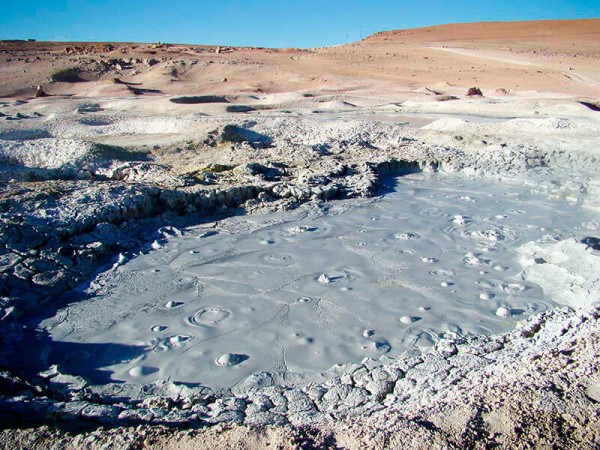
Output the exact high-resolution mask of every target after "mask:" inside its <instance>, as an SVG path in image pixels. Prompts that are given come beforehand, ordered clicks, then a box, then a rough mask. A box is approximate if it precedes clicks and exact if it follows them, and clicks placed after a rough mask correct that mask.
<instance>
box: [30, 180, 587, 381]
mask: <svg viewBox="0 0 600 450" xmlns="http://www.w3.org/2000/svg"><path fill="white" fill-rule="evenodd" d="M394 184H395V186H394V188H393V189H390V192H389V193H387V194H385V195H384V196H382V197H380V198H377V199H370V200H352V201H336V202H332V203H328V204H320V205H318V207H317V206H315V205H314V204H307V205H304V206H302V207H300V208H299V209H297V210H296V211H293V212H287V213H273V214H266V215H254V216H240V217H233V218H230V219H227V220H224V221H222V222H219V223H217V224H216V226H214V227H211V228H209V227H206V226H205V227H198V228H197V229H194V230H191V231H190V232H186V233H185V234H184V235H182V236H173V237H169V238H165V239H158V240H156V241H155V242H153V243H152V244H151V245H149V246H148V248H147V249H144V251H143V252H142V253H141V254H139V255H137V256H135V257H128V258H126V257H121V258H120V259H119V261H118V262H117V263H115V265H114V266H113V267H112V268H111V269H110V270H108V271H106V272H104V273H102V274H100V275H99V276H98V277H97V278H96V279H95V280H94V281H93V282H92V283H91V285H90V286H89V287H88V288H87V290H86V292H85V295H86V296H87V298H86V299H85V300H83V301H79V302H76V303H72V304H70V305H69V306H67V307H65V308H63V309H61V310H59V311H58V313H57V314H56V315H55V316H54V317H52V318H50V319H46V320H44V321H43V322H42V323H41V325H40V327H41V328H44V329H45V330H46V331H47V332H48V333H49V335H50V336H51V339H52V340H51V342H50V349H49V352H47V358H48V362H49V363H56V364H60V365H61V366H62V367H63V368H64V369H66V370H67V371H68V372H70V373H73V374H79V375H83V376H85V377H88V378H90V379H91V381H92V382H103V381H109V380H120V381H127V382H132V383H150V382H154V381H157V380H161V379H162V380H173V381H180V382H189V383H200V384H202V385H206V386H210V387H231V386H233V385H235V384H236V383H239V382H240V381H242V380H244V379H245V378H246V377H248V376H249V375H251V374H253V373H256V372H261V371H268V372H273V373H279V374H281V375H282V376H283V379H285V377H286V374H292V373H295V374H298V373H299V374H305V376H306V379H307V380H309V379H311V377H312V376H313V375H315V376H317V374H318V373H320V372H323V371H325V370H326V369H328V368H329V367H331V366H332V365H333V364H335V363H347V362H360V361H361V360H363V358H365V357H369V358H374V359H377V358H380V357H382V356H383V355H386V356H389V357H394V356H397V355H399V354H401V353H402V352H404V351H406V350H408V349H410V348H412V347H414V346H417V347H422V346H432V345H434V343H435V342H436V341H438V340H440V339H442V338H444V337H454V336H460V335H464V334H467V333H475V334H482V333H484V334H491V333H498V332H503V331H508V330H510V329H512V328H514V326H515V324H516V323H517V322H518V321H519V320H522V319H525V318H526V317H527V316H528V315H530V314H533V313H538V312H541V311H543V310H545V309H548V308H552V307H553V306H556V305H555V303H553V301H552V299H550V298H547V297H545V296H544V294H543V292H542V289H541V288H540V287H539V286H538V285H536V284H533V283H531V282H528V281H527V280H524V279H523V277H522V276H521V270H522V266H521V265H520V264H519V262H518V258H517V256H518V255H517V253H516V251H515V249H516V248H518V247H519V246H521V245H523V244H525V243H527V242H530V241H533V240H536V239H540V238H544V239H550V240H552V239H561V238H566V237H569V236H573V235H578V234H579V232H578V230H581V229H582V225H583V224H584V223H585V222H586V221H589V220H592V219H593V216H592V213H591V212H589V211H586V210H584V209H583V208H582V207H581V206H580V201H579V199H578V198H577V195H570V194H569V195H564V191H560V189H559V191H560V192H561V194H560V195H554V194H555V191H553V190H552V188H549V189H545V188H543V187H541V186H539V185H537V184H536V183H532V182H525V181H524V180H522V181H521V182H518V181H512V182H502V183H500V182H498V180H486V179H472V178H466V177H460V176H456V175H452V176H450V175H442V174H436V175H431V174H415V175H409V176H405V177H402V178H399V179H397V180H395V182H394ZM561 197H562V198H561ZM565 197H566V198H565ZM171 234H173V233H171ZM536 263H540V264H543V263H544V261H536Z"/></svg>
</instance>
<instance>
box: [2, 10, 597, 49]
mask: <svg viewBox="0 0 600 450" xmlns="http://www.w3.org/2000/svg"><path fill="white" fill-rule="evenodd" d="M593 17H595V18H600V0H572V1H565V0H544V1H540V0H499V1H498V0H496V1H489V2H488V1H481V0H470V1H467V0H454V1H442V0H429V1H428V0H422V1H417V0H408V1H404V0H396V1H393V0H379V1H378V0H371V1H368V0H320V1H319V0H305V1H291V0H278V1H276V0H173V1H157V0H133V1H125V0H103V1H102V0H94V1H90V0H45V1H42V0H33V1H27V0H0V39H27V38H33V39H37V40H60V41H134V42H157V41H162V42H170V43H190V44H224V45H249V46H263V47H313V46H325V45H334V44H342V43H347V42H351V41H356V40H358V39H360V38H362V37H365V36H367V35H369V34H371V33H374V32H377V31H382V30H390V29H400V28H414V27H421V26H428V25H437V24H443V23H455V22H479V21H507V20H534V19H575V18H593Z"/></svg>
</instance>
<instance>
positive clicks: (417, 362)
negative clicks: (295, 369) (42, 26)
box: [0, 19, 600, 449]
mask: <svg viewBox="0 0 600 450" xmlns="http://www.w3.org/2000/svg"><path fill="white" fill-rule="evenodd" d="M599 58H600V19H590V20H573V21H539V22H511V23H475V24H456V25H442V26H433V27H427V28H421V29H413V30H398V31H384V32H381V33H377V34H374V35H372V36H369V37H367V38H365V39H363V40H362V41H360V42H356V43H353V44H348V45H341V46H333V47H324V48H311V49H297V48H290V49H265V48H242V47H229V46H226V45H220V46H214V45H188V44H174V43H154V44H143V43H58V42H29V41H27V42H25V41H0V369H1V372H0V425H1V427H2V431H1V433H0V447H2V448H35V449H42V448H44V449H45V448H73V449H75V448H91V449H96V448H97V449H100V448H123V449H138V448H161V449H171V448H172V449H188V448H189V449H191V448H239V449H250V448H281V449H287V448H290V449H291V448H353V449H354V448H356V449H358V448H382V449H383V448H400V447H403V448H423V449H424V448H488V447H498V448H583V449H593V448H598V442H600V408H599V406H598V405H599V402H600V374H599V371H598V369H599V360H598V354H599V352H600V340H599V333H598V332H599V330H600V307H599V306H598V301H600V277H599V273H600V270H598V269H599V268H600V262H599V260H600V240H599V239H598V238H599V237H600V221H599V220H590V221H588V222H586V223H585V224H582V225H581V227H579V228H578V229H577V230H573V232H572V234H571V235H568V236H554V237H552V238H547V239H545V240H543V239H540V240H539V241H536V242H534V243H530V244H528V245H525V246H523V247H522V248H520V249H518V252H519V254H520V255H521V256H520V257H521V261H522V262H523V261H524V262H523V266H524V268H523V272H522V277H523V279H524V280H536V281H534V282H536V283H538V284H540V285H541V288H542V289H543V290H544V293H545V294H546V295H548V297H549V298H551V299H552V301H554V302H555V303H556V304H557V305H559V306H558V307H557V308H556V309H553V310H549V311H545V312H542V313H537V314H533V315H532V316H531V317H529V318H523V320H522V321H520V322H519V323H518V326H517V328H516V329H514V330H512V331H510V332H507V333H502V334H492V335H486V336H480V335H472V334H465V335H461V334H460V333H455V334H454V335H450V334H447V335H446V336H443V337H442V338H440V339H439V340H438V341H436V342H435V343H434V344H433V345H431V346H427V347H415V348H414V349H413V350H409V351H407V352H406V353H404V354H403V355H402V356H400V357H398V358H389V357H387V356H386V355H383V356H381V358H378V359H369V358H365V360H363V361H362V362H359V361H357V362H356V363H355V364H340V365H336V366H334V367H332V368H331V369H330V370H329V371H327V372H326V373H325V374H323V379H322V380H321V381H318V382H316V381H315V382H311V383H308V384H306V383H305V384H302V382H301V381H302V380H301V379H300V378H298V379H297V380H296V379H294V376H293V374H292V373H291V372H290V373H288V372H287V371H284V372H282V373H283V374H282V373H277V372H276V371H273V372H268V373H267V372H261V373H258V374H256V376H252V377H249V378H248V380H246V381H244V382H243V383H239V384H238V385H236V386H234V387H232V388H231V389H221V390H219V389H211V388H209V387H204V386H200V387H199V386H188V385H186V384H183V383H176V382H172V381H162V382H152V383H148V384H146V385H142V384H138V385H127V384H125V385H123V384H121V383H117V382H112V381H113V380H107V383H105V384H93V383H91V382H89V380H86V379H85V378H84V377H82V376H80V375H78V374H76V373H71V372H70V371H69V370H68V368H65V367H64V366H63V365H62V364H52V363H51V361H50V360H49V359H48V354H49V353H50V348H51V343H50V341H51V339H50V337H49V334H48V329H46V328H44V327H42V326H40V324H41V323H42V321H43V320H44V319H47V318H49V317H52V316H53V315H55V314H56V313H57V311H61V308H62V307H64V306H65V305H67V304H68V303H69V302H70V301H72V300H73V299H80V298H81V297H77V295H81V292H82V291H83V288H82V286H84V285H85V286H86V288H90V289H91V287H93V286H100V287H102V286H104V284H103V283H105V282H106V280H108V282H107V283H109V282H110V278H109V277H110V276H112V275H111V274H112V273H113V272H115V271H116V270H117V269H119V267H120V266H123V265H124V264H126V262H127V261H128V260H130V259H132V258H134V257H137V256H139V255H142V254H145V253H148V252H149V251H150V250H151V249H155V250H158V249H159V248H160V246H161V245H162V244H161V242H163V241H168V240H169V239H171V238H176V237H178V236H180V235H182V234H183V235H186V233H188V232H190V231H189V230H192V231H193V232H195V233H198V230H199V229H200V231H202V232H206V233H211V232H212V231H210V230H219V231H228V230H231V229H234V228H233V225H232V223H234V222H232V220H234V219H235V218H236V217H238V218H239V217H245V216H246V215H250V214H254V213H261V212H282V211H304V210H303V209H302V208H306V210H308V209H311V208H312V209H313V210H314V211H320V210H321V209H326V208H329V204H330V203H334V202H333V200H338V199H342V200H344V201H350V199H353V198H371V197H373V196H377V195H380V194H382V193H383V192H384V190H385V189H384V188H385V183H384V179H385V177H386V176H387V175H400V174H405V173H415V172H439V173H450V172H452V173H459V174H460V175H461V176H466V177H484V178H486V179H488V180H493V181H494V182H495V183H496V182H497V183H509V182H513V181H514V180H519V182H520V183H522V184H523V185H525V186H529V187H530V188H531V189H532V190H535V191H536V192H538V193H542V194H544V195H547V196H548V197H549V198H554V199H561V200H564V201H566V202H570V204H574V205H577V206H580V207H581V208H583V209H582V210H585V211H586V214H587V213H589V214H597V213H598V212H599V211H600V209H599V208H600V202H599V201H598V198H600V197H599V194H600V178H598V170H599V169H600V150H599V149H600V64H599V63H598V61H599ZM473 88H477V89H473ZM469 91H470V92H469ZM467 94H469V95H467ZM499 213H500V212H499ZM455 219H456V217H455ZM459 219H460V220H462V218H459ZM227 227H230V228H229V229H228V228H227ZM207 230H208V231H207ZM205 235H206V236H208V234H205ZM201 236H202V235H201ZM484 256H485V255H483V256H482V255H472V257H471V256H469V258H472V259H473V260H474V261H475V263H476V264H479V263H481V262H482V261H486V260H485V258H484ZM481 264H483V263H481ZM482 273H483V271H482ZM544 284H545V285H544ZM158 288H159V287H158V286H157V289H158ZM98 289H100V288H98ZM86 292H87V291H86ZM69 295H71V297H69ZM73 296H74V297H73ZM510 314H511V312H510V311H509V310H507V309H506V308H505V310H501V308H499V309H498V312H497V313H496V315H498V316H501V315H508V316H510ZM65 320H66V319H65ZM82 354H85V352H79V355H80V356H81V355H82ZM75 362H77V361H75ZM142 375H144V374H143V373H142ZM295 380H296V381H298V382H297V383H295Z"/></svg>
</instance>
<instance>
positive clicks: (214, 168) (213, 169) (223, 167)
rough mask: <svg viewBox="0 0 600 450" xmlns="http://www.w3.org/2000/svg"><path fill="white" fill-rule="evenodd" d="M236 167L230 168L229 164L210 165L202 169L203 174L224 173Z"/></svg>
mask: <svg viewBox="0 0 600 450" xmlns="http://www.w3.org/2000/svg"><path fill="white" fill-rule="evenodd" d="M234 167H235V166H229V165H227V164H216V163H215V164H209V165H208V166H206V167H204V168H203V169H200V170H199V172H201V173H208V172H210V173H223V172H227V171H229V170H231V169H233V168H234Z"/></svg>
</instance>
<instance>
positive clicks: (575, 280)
mask: <svg viewBox="0 0 600 450" xmlns="http://www.w3.org/2000/svg"><path fill="white" fill-rule="evenodd" d="M517 251H518V252H519V253H520V254H521V258H520V262H521V264H522V265H523V266H524V267H525V268H524V269H523V277H524V278H525V279H526V280H528V281H531V282H533V283H536V284H538V285H540V286H541V287H542V289H543V291H544V293H545V294H546V295H548V296H549V297H551V298H552V299H553V300H554V301H555V302H557V303H559V304H563V305H567V306H572V307H580V306H587V305H589V304H592V303H594V302H598V301H600V256H599V255H598V254H599V253H600V252H597V251H594V249H593V248H592V247H590V246H589V245H586V244H583V243H581V242H578V241H577V240H575V239H566V240H562V241H557V240H554V239H553V238H551V237H547V238H544V239H540V240H538V241H535V242H529V243H527V244H525V245H523V246H521V247H520V248H519V249H517Z"/></svg>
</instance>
